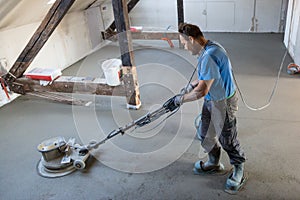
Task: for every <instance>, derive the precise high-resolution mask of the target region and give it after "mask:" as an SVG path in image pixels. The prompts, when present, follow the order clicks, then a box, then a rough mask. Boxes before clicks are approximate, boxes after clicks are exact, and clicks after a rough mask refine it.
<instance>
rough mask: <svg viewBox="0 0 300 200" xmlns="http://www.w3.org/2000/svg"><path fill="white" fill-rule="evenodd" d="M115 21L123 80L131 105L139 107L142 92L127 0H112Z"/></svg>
mask: <svg viewBox="0 0 300 200" xmlns="http://www.w3.org/2000/svg"><path fill="white" fill-rule="evenodd" d="M112 5H113V11H114V17H115V23H116V28H117V33H118V39H119V45H120V51H121V60H122V65H123V81H124V86H125V92H126V97H127V103H128V105H129V107H131V106H133V107H135V108H137V109H138V108H139V107H140V105H141V102H140V92H139V86H138V81H137V80H138V79H137V73H136V66H135V63H134V55H133V48H132V38H131V32H130V31H129V30H130V29H129V17H128V10H127V6H126V5H127V4H126V0H112Z"/></svg>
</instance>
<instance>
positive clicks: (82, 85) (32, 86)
mask: <svg viewBox="0 0 300 200" xmlns="http://www.w3.org/2000/svg"><path fill="white" fill-rule="evenodd" d="M11 89H12V90H13V92H16V93H19V94H26V93H28V92H63V93H80V94H96V95H108V96H125V95H126V93H125V89H124V85H119V86H116V87H112V86H109V85H107V84H106V82H105V79H101V78H90V77H74V76H61V77H59V78H58V79H56V80H55V81H53V82H52V83H51V84H50V85H47V86H42V85H40V81H38V80H32V79H28V78H24V77H22V78H19V79H17V80H16V81H15V82H13V83H12V87H11Z"/></svg>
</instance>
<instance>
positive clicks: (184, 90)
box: [180, 83, 195, 94]
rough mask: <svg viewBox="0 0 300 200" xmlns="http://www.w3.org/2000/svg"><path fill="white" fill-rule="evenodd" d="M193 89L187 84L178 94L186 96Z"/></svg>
mask: <svg viewBox="0 0 300 200" xmlns="http://www.w3.org/2000/svg"><path fill="white" fill-rule="evenodd" d="M194 88H195V87H194V86H193V85H192V84H191V83H189V84H188V85H187V86H186V87H184V88H182V89H181V90H180V94H187V93H190V92H191V91H192V90H193V89H194Z"/></svg>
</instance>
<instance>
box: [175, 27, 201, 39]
mask: <svg viewBox="0 0 300 200" xmlns="http://www.w3.org/2000/svg"><path fill="white" fill-rule="evenodd" d="M178 32H179V33H180V34H181V35H182V36H183V37H184V38H188V37H189V36H191V37H193V38H200V37H203V33H202V31H201V30H200V28H199V27H198V26H196V25H193V24H188V23H180V24H179V26H178Z"/></svg>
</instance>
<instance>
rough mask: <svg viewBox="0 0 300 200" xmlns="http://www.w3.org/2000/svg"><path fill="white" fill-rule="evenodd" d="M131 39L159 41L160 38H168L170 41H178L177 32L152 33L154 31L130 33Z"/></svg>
mask: <svg viewBox="0 0 300 200" xmlns="http://www.w3.org/2000/svg"><path fill="white" fill-rule="evenodd" d="M131 35H132V39H136V40H161V39H162V38H169V39H170V40H178V33H177V32H154V31H148V32H147V31H142V32H132V33H131Z"/></svg>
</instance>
